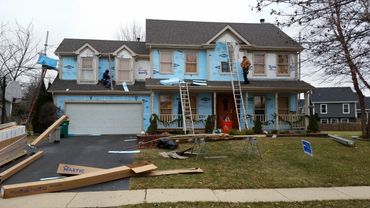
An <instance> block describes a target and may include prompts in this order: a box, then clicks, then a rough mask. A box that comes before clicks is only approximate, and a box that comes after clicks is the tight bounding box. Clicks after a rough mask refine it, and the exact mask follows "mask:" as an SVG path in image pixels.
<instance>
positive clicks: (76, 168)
mask: <svg viewBox="0 0 370 208" xmlns="http://www.w3.org/2000/svg"><path fill="white" fill-rule="evenodd" d="M128 166H129V167H130V166H131V165H128ZM99 170H104V169H102V168H96V167H89V166H81V165H71V164H64V163H60V164H59V165H58V169H57V173H58V174H61V175H81V174H85V173H92V172H96V171H99ZM187 173H203V170H202V169H200V168H182V169H170V170H153V171H149V172H144V173H142V174H139V175H135V176H161V175H177V174H187Z"/></svg>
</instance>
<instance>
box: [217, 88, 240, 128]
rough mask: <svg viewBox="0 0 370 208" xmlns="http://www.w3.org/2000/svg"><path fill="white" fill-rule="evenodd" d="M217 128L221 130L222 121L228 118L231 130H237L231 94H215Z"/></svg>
mask: <svg viewBox="0 0 370 208" xmlns="http://www.w3.org/2000/svg"><path fill="white" fill-rule="evenodd" d="M216 106H217V107H216V109H217V127H218V128H222V121H224V120H225V119H226V118H229V119H230V120H231V121H232V122H233V128H234V129H237V128H238V122H237V117H236V113H235V107H234V106H235V105H234V97H233V95H232V94H218V93H217V103H216Z"/></svg>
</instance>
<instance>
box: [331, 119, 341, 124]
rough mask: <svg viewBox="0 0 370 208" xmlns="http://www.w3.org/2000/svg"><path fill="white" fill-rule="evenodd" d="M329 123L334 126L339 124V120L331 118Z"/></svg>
mask: <svg viewBox="0 0 370 208" xmlns="http://www.w3.org/2000/svg"><path fill="white" fill-rule="evenodd" d="M330 123H332V124H336V123H339V120H338V119H337V118H332V119H330Z"/></svg>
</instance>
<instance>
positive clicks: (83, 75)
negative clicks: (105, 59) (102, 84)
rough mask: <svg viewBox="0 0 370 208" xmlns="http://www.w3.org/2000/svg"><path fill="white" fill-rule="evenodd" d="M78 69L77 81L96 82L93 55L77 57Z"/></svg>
mask: <svg viewBox="0 0 370 208" xmlns="http://www.w3.org/2000/svg"><path fill="white" fill-rule="evenodd" d="M78 60H79V61H78V63H79V67H78V69H79V71H78V82H79V83H95V82H97V81H98V80H97V72H96V68H97V67H96V63H95V62H96V58H95V57H81V56H79V57H78Z"/></svg>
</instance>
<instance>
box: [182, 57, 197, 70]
mask: <svg viewBox="0 0 370 208" xmlns="http://www.w3.org/2000/svg"><path fill="white" fill-rule="evenodd" d="M185 56H186V57H185V58H186V63H185V65H186V66H185V72H186V73H197V53H196V52H187V53H186V54H185Z"/></svg>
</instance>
